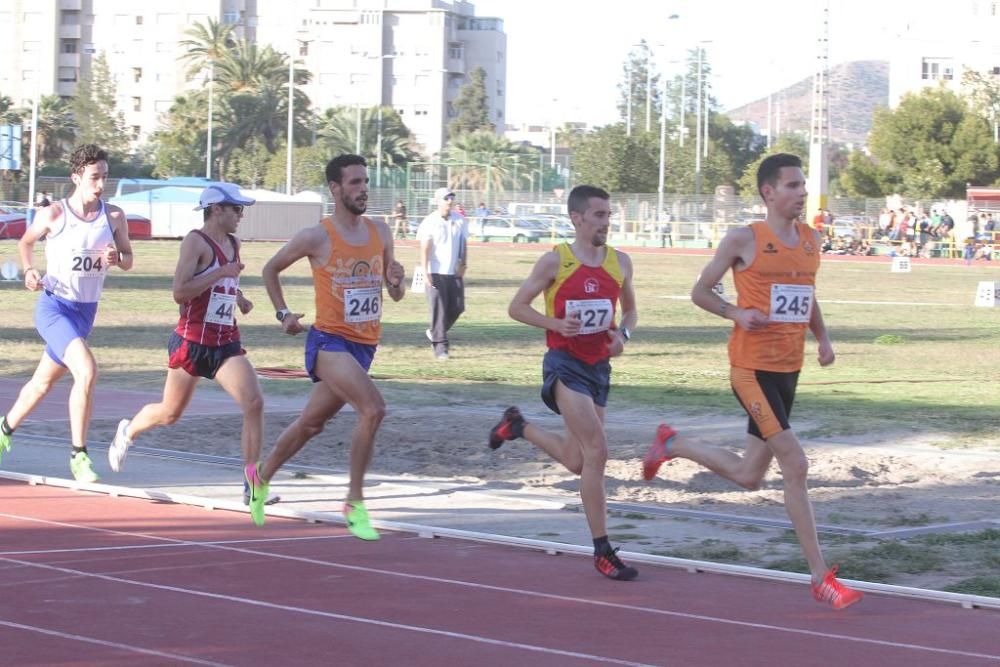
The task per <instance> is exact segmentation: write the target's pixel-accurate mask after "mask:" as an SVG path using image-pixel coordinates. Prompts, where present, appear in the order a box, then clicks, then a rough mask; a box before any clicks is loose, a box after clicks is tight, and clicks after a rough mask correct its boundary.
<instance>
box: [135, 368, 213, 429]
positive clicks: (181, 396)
mask: <svg viewBox="0 0 1000 667" xmlns="http://www.w3.org/2000/svg"><path fill="white" fill-rule="evenodd" d="M198 380H199V377H198V376H197V375H190V374H189V373H188V372H187V371H185V370H184V369H181V368H168V369H167V380H166V382H165V383H164V384H163V399H162V400H161V401H160V402H159V403H148V404H146V405H144V406H142V409H140V410H139V412H138V413H136V415H135V417H132V420H131V422H129V425H128V427H127V428H126V429H125V435H126V436H127V437H128V438H129V439H130V440H134V439H135V438H137V437H138V436H139V434H141V433H145V432H146V431H148V430H150V429H153V428H156V427H158V426H169V425H170V424H174V423H176V422H177V420H178V419H180V418H181V415H182V414H184V410H185V409H186V408H187V406H188V403H190V402H191V397H192V396H194V390H195V387H196V386H197V385H198Z"/></svg>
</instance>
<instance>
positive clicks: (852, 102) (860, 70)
mask: <svg viewBox="0 0 1000 667" xmlns="http://www.w3.org/2000/svg"><path fill="white" fill-rule="evenodd" d="M812 86H813V82H812V77H808V78H806V79H803V80H802V81H799V82H798V83H796V84H793V85H791V86H788V87H787V88H784V89H783V90H779V91H775V92H774V93H773V94H772V97H771V105H772V109H773V110H774V111H773V113H774V114H775V116H776V115H777V113H778V112H777V109H778V107H779V105H780V113H781V132H782V133H785V132H794V131H803V132H809V124H810V119H811V115H812ZM828 86H829V90H830V138H831V139H832V140H833V141H837V142H843V143H851V144H856V145H857V144H863V143H865V141H866V139H867V136H868V132H869V131H870V130H871V127H872V114H873V112H874V111H875V108H876V107H879V106H883V107H884V106H887V105H888V104H889V63H888V62H886V61H884V60H858V61H855V62H849V63H841V64H839V65H836V66H834V67H832V68H831V69H830V74H829V78H828ZM726 115H728V116H729V118H730V119H732V120H733V122H740V121H745V122H750V123H754V124H756V125H757V127H758V131H760V132H765V131H766V130H767V97H766V96H765V97H763V98H761V99H759V100H755V101H753V102H751V103H749V104H745V105H743V106H741V107H739V108H737V109H733V110H731V111H727V112H726ZM774 122H775V121H772V123H774Z"/></svg>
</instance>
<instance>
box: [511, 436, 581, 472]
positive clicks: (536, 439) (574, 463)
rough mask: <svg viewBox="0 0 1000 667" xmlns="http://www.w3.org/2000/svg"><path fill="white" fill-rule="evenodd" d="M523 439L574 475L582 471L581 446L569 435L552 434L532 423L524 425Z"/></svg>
mask: <svg viewBox="0 0 1000 667" xmlns="http://www.w3.org/2000/svg"><path fill="white" fill-rule="evenodd" d="M524 439H525V440H527V441H528V442H530V443H531V444H533V445H535V446H536V447H538V448H539V449H541V450H542V451H544V452H545V453H546V454H548V455H549V456H551V457H552V458H553V459H555V460H556V461H558V462H559V463H561V464H563V465H564V466H565V467H566V469H567V470H569V471H570V472H571V473H573V474H574V475H579V474H580V473H581V472H582V471H583V445H581V444H580V443H579V442H577V441H576V440H575V439H574V438H573V435H572V434H571V433H567V434H565V435H563V434H561V433H553V432H551V431H546V430H545V429H543V428H542V427H540V426H537V425H535V424H534V423H526V424H525V425H524Z"/></svg>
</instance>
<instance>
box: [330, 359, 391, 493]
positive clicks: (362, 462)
mask: <svg viewBox="0 0 1000 667" xmlns="http://www.w3.org/2000/svg"><path fill="white" fill-rule="evenodd" d="M315 372H316V376H317V377H319V378H320V379H321V380H322V381H323V384H325V385H326V386H327V387H329V388H330V391H331V392H332V393H333V394H334V395H335V396H338V397H339V398H341V399H342V400H343V401H345V402H346V403H348V404H350V406H351V407H352V408H354V412H355V413H356V414H357V419H358V421H357V424H356V425H355V426H354V433H352V434H351V465H350V469H351V480H350V487H349V489H348V492H347V500H348V501H351V500H364V491H363V489H362V487H363V485H364V479H365V471H366V470H368V464H369V463H370V462H371V459H372V452H373V450H374V444H375V433H376V431H378V427H379V425H380V424H381V423H382V418H383V417H385V401H384V400H382V394H380V393H379V391H378V388H377V387H376V386H375V383H374V382H372V380H371V378H370V377H368V373H367V372H365V370H364V369H363V368H362V367H361V365H360V364H358V362H357V360H355V358H354V357H353V356H352V355H351V354H350V353H349V352H331V351H327V350H321V351H320V352H319V354H318V355H317V357H316V371H315Z"/></svg>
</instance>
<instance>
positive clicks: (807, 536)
mask: <svg viewBox="0 0 1000 667" xmlns="http://www.w3.org/2000/svg"><path fill="white" fill-rule="evenodd" d="M767 445H768V447H769V448H770V449H771V451H772V452H774V457H775V458H776V459H777V460H778V465H779V466H781V475H782V477H783V478H784V487H785V494H784V495H785V511H786V512H788V518H789V519H791V520H792V526H793V527H794V528H795V535H796V537H798V539H799V545H801V547H802V554H803V555H804V556H805V557H806V562H808V563H809V570H810V571H811V572H812V575H813V578H814V579H816V580H821V579H822V578H823V576H824V575H825V574H826V571H827V567H826V561H825V560H823V554H822V553H821V552H820V548H819V538H818V537H817V535H816V517H815V516H814V515H813V509H812V503H811V502H810V501H809V491H808V488H807V486H806V477H807V474H808V472H809V460H808V459H806V454H805V452H804V451H802V445H800V444H799V439H798V438H797V437H795V433H794V432H793V431H792V430H791V429H785V430H784V431H782V432H781V433H779V434H777V435H775V436H772V437H770V438H768V440H767Z"/></svg>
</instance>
